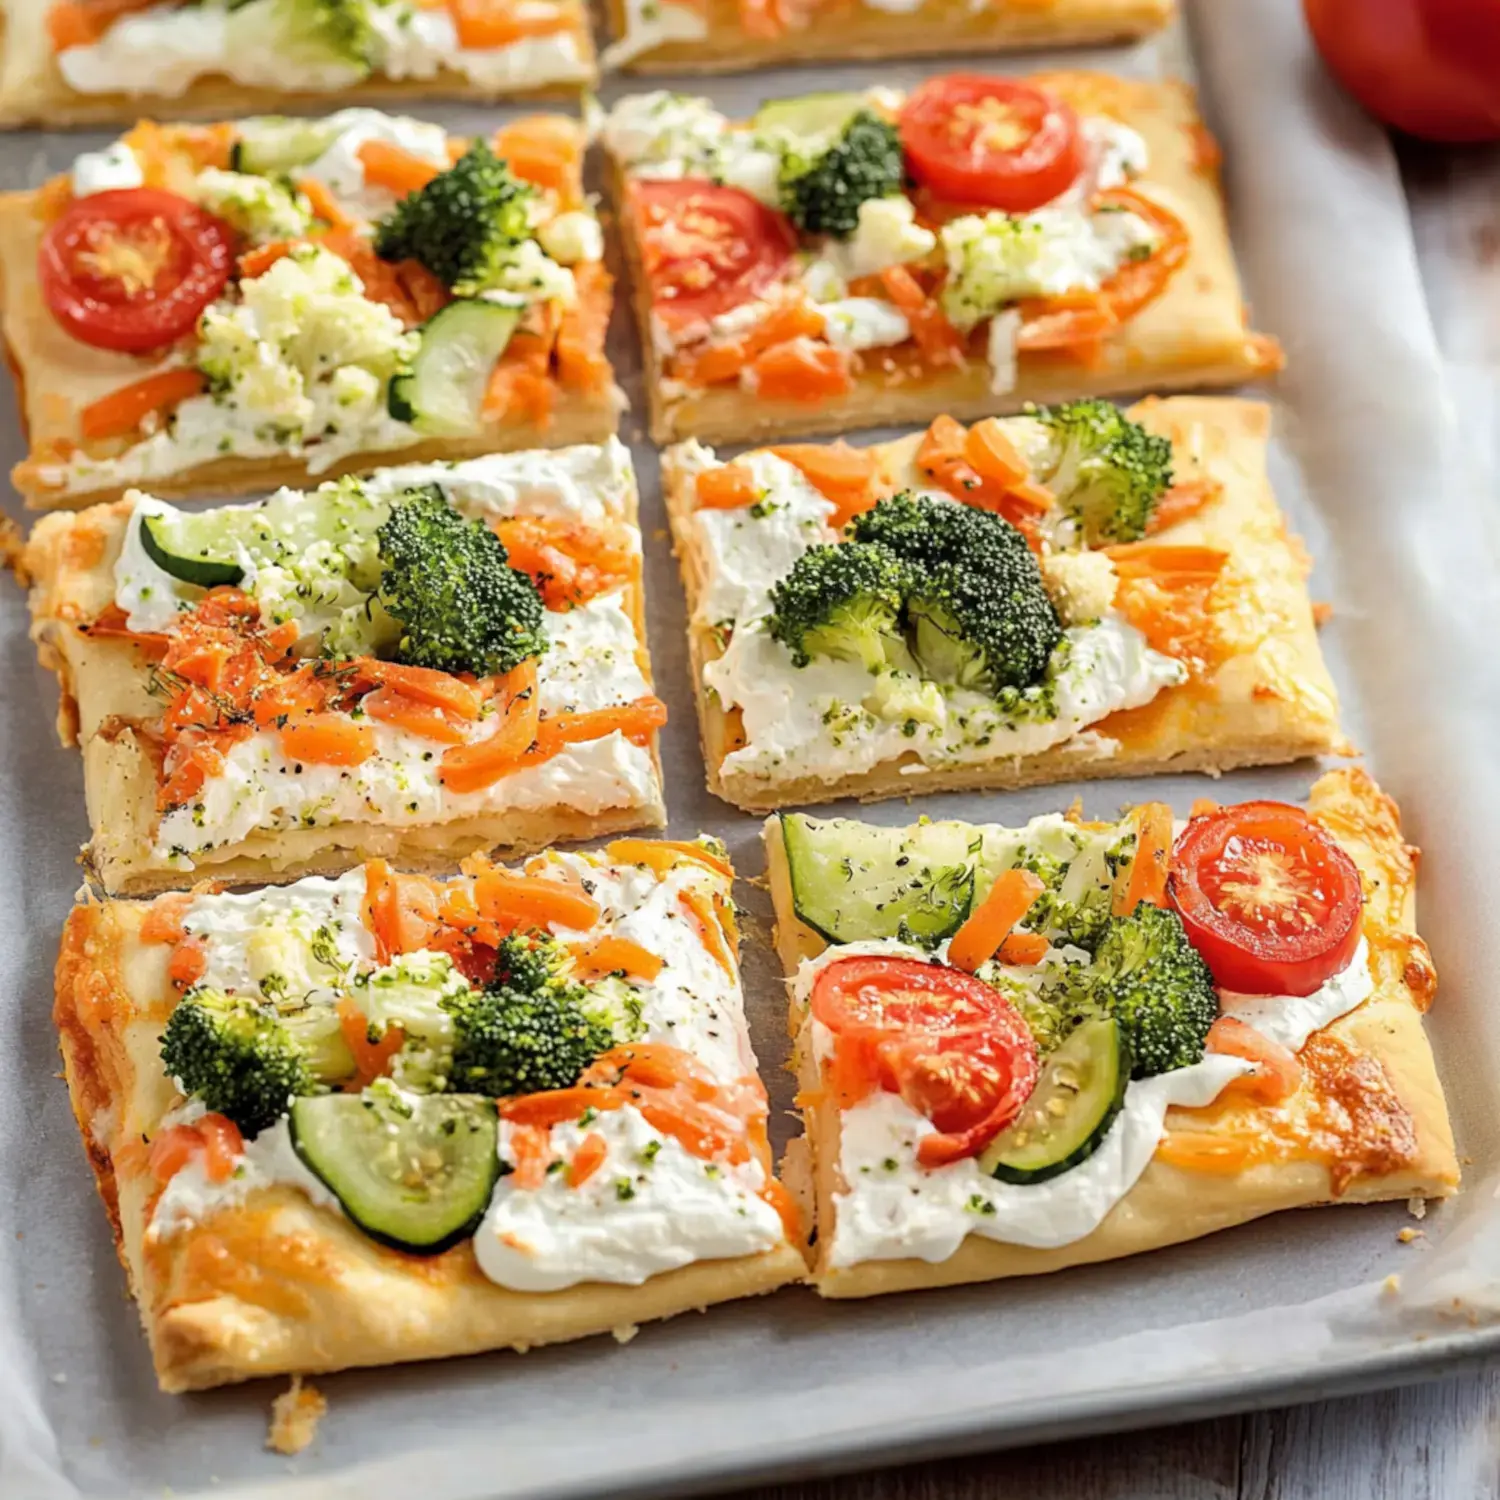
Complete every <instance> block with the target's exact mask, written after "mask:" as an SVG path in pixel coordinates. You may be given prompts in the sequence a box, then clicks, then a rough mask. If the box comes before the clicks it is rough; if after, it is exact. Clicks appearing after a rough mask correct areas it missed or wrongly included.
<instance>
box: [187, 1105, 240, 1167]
mask: <svg viewBox="0 0 1500 1500" xmlns="http://www.w3.org/2000/svg"><path fill="white" fill-rule="evenodd" d="M195 1123H196V1125H197V1128H198V1135H199V1138H200V1139H201V1140H202V1142H203V1154H204V1162H205V1169H206V1171H207V1173H208V1180H209V1181H210V1182H227V1181H228V1180H229V1178H230V1176H231V1175H232V1174H233V1172H234V1169H235V1167H236V1166H237V1165H238V1164H239V1159H240V1157H242V1156H243V1155H244V1154H245V1138H244V1136H242V1135H241V1134H240V1129H239V1126H238V1125H236V1124H235V1123H234V1121H233V1120H231V1119H229V1118H227V1117H226V1116H224V1115H220V1114H214V1113H212V1112H210V1113H209V1114H206V1115H203V1116H201V1117H200V1118H199V1119H198V1120H197V1121H196V1122H195Z"/></svg>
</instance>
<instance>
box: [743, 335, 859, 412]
mask: <svg viewBox="0 0 1500 1500" xmlns="http://www.w3.org/2000/svg"><path fill="white" fill-rule="evenodd" d="M750 372H751V374H752V376H753V377H754V386H755V392H756V394H757V395H758V396H760V397H761V398H762V399H764V400H766V401H803V402H809V401H813V402H815V401H825V400H827V399H829V398H830V397H833V396H843V395H846V394H847V393H848V392H849V391H851V390H853V389H854V375H853V372H852V370H851V368H850V364H849V356H848V355H847V354H845V353H844V352H843V351H842V350H840V349H835V348H834V347H833V345H832V344H824V343H819V342H818V341H817V340H815V339H811V338H808V337H806V336H803V337H800V338H795V339H789V340H788V341H787V342H786V343H784V344H773V345H772V346H771V347H770V348H769V349H767V350H766V351H765V352H764V353H763V354H758V355H756V357H755V359H754V360H753V361H751V364H750Z"/></svg>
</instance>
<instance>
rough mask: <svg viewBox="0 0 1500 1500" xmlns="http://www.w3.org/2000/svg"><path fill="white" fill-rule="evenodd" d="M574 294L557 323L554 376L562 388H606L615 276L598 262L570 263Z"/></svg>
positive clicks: (603, 389) (576, 389) (602, 389)
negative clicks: (570, 303) (575, 294)
mask: <svg viewBox="0 0 1500 1500" xmlns="http://www.w3.org/2000/svg"><path fill="white" fill-rule="evenodd" d="M573 284H574V286H575V287H576V288H577V293H578V295H577V297H576V299H575V300H574V302H573V304H572V306H571V307H567V308H564V309H563V314H562V318H561V320H560V321H559V323H558V326H557V378H558V380H559V381H560V382H561V383H562V386H563V388H564V390H570V391H593V392H596V393H597V392H601V391H605V390H607V389H608V388H609V383H610V375H611V371H610V366H609V360H608V358H607V357H606V355H605V353H604V340H605V336H606V335H607V334H608V332H609V313H610V307H611V302H612V298H611V293H612V291H613V288H614V278H613V277H611V276H610V274H609V272H608V271H607V270H605V268H604V266H603V265H602V264H600V262H598V261H595V260H590V261H584V262H582V264H580V265H576V266H574V267H573Z"/></svg>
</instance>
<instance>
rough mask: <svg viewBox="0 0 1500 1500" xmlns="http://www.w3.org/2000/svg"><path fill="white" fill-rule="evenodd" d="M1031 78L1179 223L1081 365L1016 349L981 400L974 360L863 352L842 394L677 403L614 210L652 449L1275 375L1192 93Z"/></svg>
mask: <svg viewBox="0 0 1500 1500" xmlns="http://www.w3.org/2000/svg"><path fill="white" fill-rule="evenodd" d="M1037 81H1039V82H1044V83H1045V84H1046V85H1047V87H1049V88H1051V89H1053V90H1055V91H1056V92H1057V93H1059V94H1061V95H1062V96H1063V97H1065V98H1067V99H1068V100H1069V101H1070V102H1072V103H1073V104H1074V105H1075V106H1077V107H1078V108H1079V109H1081V110H1084V111H1086V112H1090V113H1096V114H1107V115H1111V116H1114V117H1116V118H1118V119H1120V120H1122V121H1124V122H1125V123H1126V124H1128V125H1130V126H1131V127H1133V128H1134V129H1135V130H1137V131H1139V132H1140V134H1141V135H1142V137H1143V138H1144V139H1145V141H1146V144H1147V147H1148V149H1149V152H1150V167H1149V169H1148V170H1147V172H1146V173H1145V175H1144V176H1143V177H1142V178H1140V179H1139V180H1138V181H1137V182H1136V183H1135V184H1134V186H1135V187H1136V188H1137V189H1138V190H1139V191H1140V192H1142V193H1143V194H1144V195H1145V196H1146V197H1149V198H1151V199H1153V200H1154V201H1157V202H1160V203H1161V204H1162V206H1163V207H1165V208H1167V209H1169V210H1170V211H1171V212H1172V213H1173V214H1175V215H1176V216H1177V217H1178V218H1179V219H1181V220H1182V222H1183V223H1184V225H1185V226H1186V227H1187V230H1188V233H1189V236H1190V239H1191V248H1190V250H1189V253H1188V258H1187V261H1186V262H1185V264H1184V265H1183V266H1182V268H1181V269H1180V270H1179V271H1178V272H1177V273H1176V274H1175V275H1174V276H1173V278H1172V280H1171V282H1170V283H1169V284H1168V286H1167V288H1166V290H1165V291H1164V292H1163V293H1162V295H1161V296H1160V297H1158V298H1157V299H1156V300H1155V301H1154V302H1152V303H1150V304H1149V305H1148V306H1147V307H1146V308H1144V309H1143V310H1142V311H1141V312H1140V313H1138V314H1137V315H1136V316H1135V317H1133V318H1131V319H1130V321H1129V322H1128V323H1127V324H1126V325H1125V326H1124V328H1122V329H1121V330H1120V332H1119V333H1117V334H1115V335H1114V336H1113V337H1111V338H1109V339H1107V340H1105V341H1104V344H1103V346H1102V348H1101V350H1100V353H1099V357H1098V358H1097V359H1096V360H1093V361H1091V362H1090V363H1089V364H1088V365H1086V366H1085V365H1082V364H1079V363H1077V362H1075V361H1072V360H1069V359H1066V358H1061V357H1058V356H1055V355H1048V354H1041V355H1022V356H1021V360H1020V366H1019V376H1018V382H1017V384H1016V387H1015V389H1014V390H1012V391H1010V392H1008V393H1007V394H1005V395H1003V396H995V395H993V394H991V392H990V389H989V384H990V378H991V372H990V369H989V367H988V365H987V364H985V363H984V362H983V361H972V360H971V361H970V363H969V364H968V365H967V366H966V367H964V368H962V369H950V370H947V371H922V372H912V371H910V370H908V369H906V368H905V367H903V366H894V367H893V368H892V369H890V370H887V369H886V368H884V367H883V365H882V363H881V362H880V359H879V351H872V353H871V354H870V355H867V356H865V363H864V365H863V367H862V368H861V369H860V370H859V371H858V373H857V374H856V376H855V387H854V390H853V391H852V392H851V393H850V394H849V395H847V396H844V397H842V398H840V399H838V400H836V401H823V402H820V403H819V404H818V405H816V406H809V405H807V404H804V403H798V402H791V401H782V402H771V401H763V400H760V399H758V398H756V397H754V396H752V395H751V394H749V393H748V392H746V391H744V390H742V389H741V388H740V387H739V386H738V385H716V386H709V387H706V388H702V389H699V390H696V391H692V392H690V393H687V394H683V395H681V396H680V397H679V396H676V395H675V394H669V391H670V387H668V386H665V385H664V380H665V371H664V369H663V363H662V357H661V355H660V354H659V353H658V352H657V350H656V347H655V344H654V341H653V339H652V336H651V297H650V291H649V287H648V284H647V281H646V278H645V276H644V274H643V271H642V266H641V261H640V246H639V244H638V243H637V240H636V237H635V234H634V233H633V231H632V227H631V222H630V218H629V216H628V215H622V216H621V222H622V226H623V231H624V234H623V237H624V246H625V255H626V259H627V261H628V262H629V265H630V276H631V286H632V302H633V304H634V306H635V311H636V320H637V323H638V325H639V328H640V331H641V344H642V348H643V349H644V351H645V360H646V373H647V387H646V389H647V396H648V400H649V402H650V415H651V436H652V437H653V438H654V439H655V440H656V441H657V442H658V443H667V442H673V441H675V440H677V439H681V438H687V437H697V438H701V439H702V440H703V441H705V442H744V443H764V442H767V441H769V440H771V439H773V438H782V437H788V436H791V435H793V434H799V435H807V434H818V433H839V432H849V431H853V430H855V429H857V428H861V427H886V426H896V425H903V424H907V423H916V422H926V421H928V420H930V419H931V418H932V417H933V416H936V415H937V414H938V413H939V412H948V413H949V414H950V415H952V416H955V417H958V418H960V419H962V420H968V419H970V418H973V417H979V416H985V415H989V414H994V413H1004V412H1013V411H1019V410H1020V409H1021V408H1022V407H1023V406H1025V405H1026V404H1027V403H1028V402H1033V401H1034V402H1041V403H1047V402H1052V401H1061V400H1065V399H1070V398H1075V397H1081V396H1125V395H1131V394H1136V393H1139V392H1142V391H1146V390H1151V389H1154V388H1161V387H1170V388H1172V389H1175V390H1191V389H1195V388H1200V387H1212V386H1225V385H1236V384H1239V383H1240V382H1242V381H1246V380H1251V379H1255V378H1257V377H1259V376H1263V375H1268V374H1270V373H1272V372H1274V371H1275V370H1277V369H1279V368H1280V367H1281V363H1282V359H1281V351H1280V349H1279V348H1278V347H1277V346H1276V344H1275V342H1274V341H1273V340H1270V339H1267V338H1265V337H1263V336H1261V335H1259V334H1254V333H1252V332H1251V331H1250V330H1249V328H1248V327H1247V325H1246V322H1245V310H1244V304H1243V300H1242V296H1241V291H1240V284H1239V276H1238V273H1237V271H1236V270H1235V265H1234V256H1233V252H1232V251H1231V249H1230V244H1229V230H1228V225H1227V224H1226V222H1225V217H1224V203H1223V198H1222V195H1221V193H1220V190H1219V182H1218V173H1217V169H1216V167H1215V166H1214V164H1213V162H1212V161H1211V160H1209V159H1206V157H1205V152H1204V150H1203V141H1204V128H1203V123H1202V120H1201V119H1200V117H1199V115H1198V109H1197V104H1196V101H1195V98H1194V95H1193V92H1192V90H1191V89H1190V88H1188V87H1187V85H1185V84H1180V83H1142V82H1135V81H1131V80H1126V79H1121V78H1114V77H1111V76H1109V75H1107V74H1100V73H1084V72H1065V73H1063V72H1059V73H1048V74H1042V75H1037ZM614 179H615V194H616V200H617V201H623V198H622V188H623V182H622V174H621V173H620V171H619V169H618V166H616V168H615V169H614Z"/></svg>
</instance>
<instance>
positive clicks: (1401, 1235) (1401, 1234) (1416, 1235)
mask: <svg viewBox="0 0 1500 1500" xmlns="http://www.w3.org/2000/svg"><path fill="white" fill-rule="evenodd" d="M1426 1236H1427V1231H1426V1230H1425V1229H1413V1228H1412V1227H1411V1225H1410V1224H1408V1225H1407V1226H1406V1228H1405V1229H1401V1230H1398V1231H1397V1233H1396V1238H1397V1239H1398V1240H1400V1241H1401V1243H1402V1244H1403V1245H1409V1244H1411V1242H1412V1241H1413V1240H1420V1239H1425V1238H1426Z"/></svg>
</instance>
